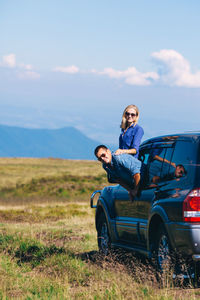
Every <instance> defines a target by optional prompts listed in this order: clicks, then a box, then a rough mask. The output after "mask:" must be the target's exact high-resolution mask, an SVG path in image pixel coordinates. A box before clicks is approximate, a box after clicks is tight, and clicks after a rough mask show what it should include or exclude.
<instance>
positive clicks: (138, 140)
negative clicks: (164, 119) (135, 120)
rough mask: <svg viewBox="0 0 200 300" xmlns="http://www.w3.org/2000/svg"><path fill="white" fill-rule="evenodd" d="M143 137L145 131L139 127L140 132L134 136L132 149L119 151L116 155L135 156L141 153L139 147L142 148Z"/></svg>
mask: <svg viewBox="0 0 200 300" xmlns="http://www.w3.org/2000/svg"><path fill="white" fill-rule="evenodd" d="M143 135H144V130H143V129H142V127H139V128H138V130H137V131H136V133H135V134H134V137H133V140H132V142H131V145H130V148H129V149H117V150H116V152H115V154H116V155H119V154H123V153H127V154H133V155H135V154H136V153H137V152H138V151H139V146H140V143H141V139H142V137H143Z"/></svg>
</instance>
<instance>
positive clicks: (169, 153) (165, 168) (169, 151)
mask: <svg viewBox="0 0 200 300" xmlns="http://www.w3.org/2000/svg"><path fill="white" fill-rule="evenodd" d="M173 152H174V148H166V152H165V158H164V161H163V165H162V169H161V174H160V177H161V178H163V179H164V178H165V177H166V176H168V174H169V172H170V167H171V159H172V154H173Z"/></svg>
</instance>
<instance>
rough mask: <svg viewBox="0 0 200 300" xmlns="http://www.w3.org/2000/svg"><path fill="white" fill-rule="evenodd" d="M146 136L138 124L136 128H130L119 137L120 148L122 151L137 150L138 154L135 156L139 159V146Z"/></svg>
mask: <svg viewBox="0 0 200 300" xmlns="http://www.w3.org/2000/svg"><path fill="white" fill-rule="evenodd" d="M143 135H144V130H143V128H142V127H141V126H139V125H138V124H136V125H135V126H134V125H132V126H130V127H129V128H128V129H127V130H126V132H125V133H124V129H122V132H121V134H120V137H119V148H120V149H133V148H134V149H136V151H137V153H136V154H135V155H134V156H135V157H136V158H138V155H139V146H140V143H141V139H142V137H143Z"/></svg>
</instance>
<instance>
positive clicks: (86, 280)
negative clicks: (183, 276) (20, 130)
mask: <svg viewBox="0 0 200 300" xmlns="http://www.w3.org/2000/svg"><path fill="white" fill-rule="evenodd" d="M0 168H1V174H0V178H1V187H0V192H1V198H0V205H1V206H0V299H26V300H29V299H31V300H32V299H70V300H71V299H89V300H90V299H99V300H101V299H105V300H107V299H113V300H116V299H120V300H122V299H136V300H137V299H152V300H154V299H156V300H171V299H200V290H199V289H193V288H192V287H191V286H190V285H189V286H187V287H186V286H175V284H174V282H172V280H171V279H169V278H167V280H166V282H165V284H160V283H159V282H157V280H156V276H155V271H154V270H153V269H152V267H151V265H150V263H149V261H145V260H143V259H139V258H137V257H135V256H134V255H133V254H130V253H122V252H121V253H115V254H114V253H113V254H112V255H110V256H109V257H107V258H104V257H102V256H101V255H100V254H99V252H98V248H97V240H96V229H95V224H94V219H95V211H94V210H92V209H90V207H89V198H90V194H91V192H93V189H98V188H99V187H103V186H104V185H106V178H105V175H104V173H103V172H102V170H101V167H100V165H99V164H98V163H97V162H81V161H65V160H52V159H44V160H42V159H41V160H34V159H30V160H28V159H24V160H23V159H19V160H18V159H7V160H5V161H4V160H1V161H0ZM70 172H71V173H70ZM9 176H10V178H11V179H10V180H11V181H10V182H9V183H8V182H7V181H6V180H7V179H8V178H9ZM19 178H20V180H19ZM3 182H4V183H5V182H7V183H6V184H3ZM80 200H81V201H80Z"/></svg>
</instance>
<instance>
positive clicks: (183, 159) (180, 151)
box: [169, 141, 196, 178]
mask: <svg viewBox="0 0 200 300" xmlns="http://www.w3.org/2000/svg"><path fill="white" fill-rule="evenodd" d="M195 163H196V150H195V147H194V143H192V142H191V141H177V143H176V146H175V149H174V153H173V156H172V162H171V165H170V170H169V173H170V174H171V175H173V176H174V178H181V177H185V176H186V175H187V173H188V172H190V171H192V168H194V167H195Z"/></svg>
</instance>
